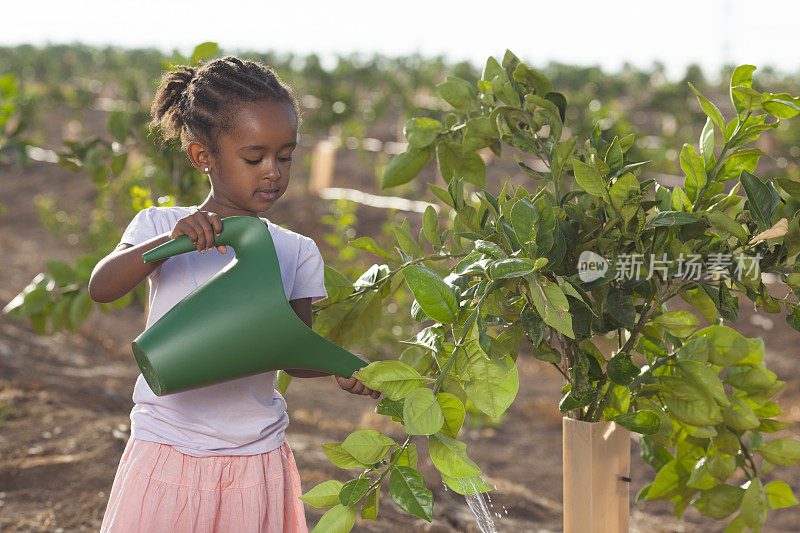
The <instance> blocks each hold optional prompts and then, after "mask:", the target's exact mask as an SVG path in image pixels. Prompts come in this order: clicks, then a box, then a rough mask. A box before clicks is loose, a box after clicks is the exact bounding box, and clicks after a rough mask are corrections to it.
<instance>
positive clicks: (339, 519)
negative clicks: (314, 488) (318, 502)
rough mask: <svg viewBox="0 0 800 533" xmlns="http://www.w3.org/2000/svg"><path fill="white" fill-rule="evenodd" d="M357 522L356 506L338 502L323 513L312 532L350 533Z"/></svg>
mask: <svg viewBox="0 0 800 533" xmlns="http://www.w3.org/2000/svg"><path fill="white" fill-rule="evenodd" d="M355 523H356V507H355V506H352V507H345V506H344V505H342V504H338V505H336V506H335V507H331V508H330V509H328V511H327V512H326V513H325V514H324V515H322V518H320V519H319V522H317V525H316V526H314V529H312V530H311V533H314V532H317V533H348V532H349V531H351V530H352V529H353V526H354V525H355Z"/></svg>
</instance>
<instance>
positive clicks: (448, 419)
mask: <svg viewBox="0 0 800 533" xmlns="http://www.w3.org/2000/svg"><path fill="white" fill-rule="evenodd" d="M436 399H437V400H438V401H439V406H441V408H442V413H443V414H444V425H443V426H442V429H441V431H442V433H444V434H445V435H447V436H448V437H453V438H454V439H455V438H456V437H457V436H458V432H459V430H460V429H461V426H462V425H463V424H464V419H465V417H466V409H465V408H464V404H463V403H461V400H459V399H458V398H457V397H456V396H454V395H453V394H450V393H449V392H439V393H437V394H436Z"/></svg>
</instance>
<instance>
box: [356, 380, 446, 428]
mask: <svg viewBox="0 0 800 533" xmlns="http://www.w3.org/2000/svg"><path fill="white" fill-rule="evenodd" d="M370 388H371V387H370ZM403 423H404V424H405V426H406V432H408V434H409V435H432V434H434V433H436V432H437V431H439V430H440V429H441V428H442V425H443V424H444V413H442V408H441V407H440V406H439V402H438V401H437V400H436V396H434V394H433V391H432V390H431V389H428V388H419V389H414V390H412V391H411V392H409V393H408V395H407V396H406V399H405V402H404V403H403Z"/></svg>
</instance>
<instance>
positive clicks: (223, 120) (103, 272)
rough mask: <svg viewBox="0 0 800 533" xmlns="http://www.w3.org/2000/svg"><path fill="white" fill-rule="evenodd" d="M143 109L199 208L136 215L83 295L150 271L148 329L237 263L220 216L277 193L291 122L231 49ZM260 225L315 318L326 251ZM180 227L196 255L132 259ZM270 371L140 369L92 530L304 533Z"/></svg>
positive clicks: (111, 292)
mask: <svg viewBox="0 0 800 533" xmlns="http://www.w3.org/2000/svg"><path fill="white" fill-rule="evenodd" d="M151 114H152V117H153V120H152V122H151V126H155V125H160V126H161V127H162V131H163V133H164V136H165V137H167V138H179V139H180V141H181V145H182V149H184V150H186V151H187V154H188V156H189V158H190V159H191V161H192V164H194V165H195V167H197V168H198V169H200V170H201V171H202V172H204V173H206V174H208V177H209V180H210V182H211V192H210V193H209V195H208V197H207V198H206V200H205V201H204V202H203V203H202V204H201V205H191V206H186V207H177V206H176V207H156V206H151V207H148V208H147V209H144V210H142V211H140V212H139V213H137V214H136V216H135V217H134V218H133V220H132V221H131V223H130V224H129V225H128V227H127V229H126V230H125V232H124V233H123V235H122V238H121V239H120V243H119V245H118V246H117V248H116V249H115V250H114V251H113V252H112V253H111V254H109V255H108V256H107V257H105V258H103V260H101V261H100V262H99V263H98V264H97V266H96V267H95V269H94V272H93V273H92V277H91V280H90V282H89V292H90V294H91V297H92V299H93V300H95V301H97V302H111V301H114V300H116V299H118V298H120V297H122V296H124V295H125V294H127V293H128V292H129V291H130V290H131V289H133V288H134V287H135V286H136V285H138V284H139V283H140V282H141V281H142V280H143V279H144V278H145V277H147V278H148V286H149V306H148V308H149V313H148V316H147V323H146V326H145V328H149V327H150V326H151V325H152V324H153V323H154V322H156V321H157V320H158V319H159V318H160V317H161V316H163V315H164V313H166V312H167V311H168V310H169V309H171V308H172V307H173V306H174V305H175V304H177V303H178V302H179V301H181V300H182V299H183V298H184V297H186V296H187V295H188V294H189V293H190V292H192V291H193V290H194V289H195V288H197V287H198V286H199V285H201V284H202V283H203V282H205V281H206V280H208V279H209V278H210V277H211V276H213V275H214V274H215V273H217V272H219V271H220V270H221V269H222V268H223V267H224V266H225V265H227V264H228V263H229V262H230V261H231V260H232V259H233V257H234V253H235V251H234V253H229V252H228V251H227V248H226V247H225V246H222V245H220V246H214V236H215V235H219V233H220V231H221V230H222V223H221V219H223V218H225V217H229V216H233V215H245V216H252V217H258V213H259V212H262V211H267V210H268V209H270V208H271V207H272V206H273V205H274V203H275V202H276V201H277V199H278V198H280V197H281V196H282V195H283V193H284V192H285V191H286V188H287V186H288V185H289V169H290V165H291V159H292V151H293V150H294V148H295V146H296V145H297V127H298V125H299V121H300V119H301V117H300V108H299V105H298V103H297V99H296V98H295V96H294V94H293V91H292V89H291V88H290V87H289V86H288V85H286V84H285V83H284V82H283V81H281V80H280V78H278V76H276V74H275V73H274V72H273V71H272V70H271V69H270V68H268V67H266V66H264V65H262V64H260V63H258V62H253V61H247V60H240V59H238V58H236V57H233V56H227V57H224V58H221V59H216V60H214V61H212V62H210V63H208V64H206V65H203V66H202V67H199V68H194V67H187V66H182V67H181V69H180V70H177V71H170V72H167V73H165V74H164V75H163V77H162V79H161V84H160V86H159V88H158V90H157V92H156V96H155V101H154V102H153V105H152V108H151ZM259 218H260V217H259ZM261 220H263V221H264V224H266V225H267V228H268V229H269V231H270V234H271V235H272V239H273V241H274V243H275V248H276V252H277V255H278V260H279V261H278V262H279V264H280V269H281V279H282V281H283V286H284V289H285V291H286V298H287V299H288V300H289V303H290V304H291V306H292V308H293V309H294V311H295V312H296V313H297V315H298V317H300V319H302V320H303V321H304V322H305V323H306V324H307V325H308V326H309V327H311V303H312V302H315V301H317V300H321V299H323V298H325V297H326V296H327V292H326V291H325V285H324V282H323V274H324V267H323V261H322V256H321V255H320V252H319V250H318V248H317V246H316V244H315V243H314V241H313V240H312V239H311V238H309V237H306V236H304V235H301V234H299V233H295V232H293V231H290V230H288V229H284V228H282V227H280V226H277V225H275V224H274V223H273V222H272V221H270V220H268V219H266V218H261ZM180 235H188V236H189V237H190V238H191V239H192V242H193V243H196V244H197V251H196V252H191V253H186V254H181V255H177V256H175V257H171V258H168V259H164V260H161V261H156V262H153V263H144V262H143V261H142V254H143V253H144V252H146V251H148V250H150V249H152V248H155V247H156V246H158V245H160V244H163V243H165V242H167V241H169V240H171V239H174V238H176V237H178V236H180ZM219 312H220V313H224V312H225V309H219ZM198 327H203V325H202V324H198ZM264 342H265V343H268V342H270V339H269V338H265V339H264ZM220 356H221V357H222V356H224V354H220ZM360 357H361V358H362V359H364V361H365V365H366V363H368V362H369V361H368V359H366V358H365V357H363V356H360ZM286 372H288V373H289V374H290V375H292V376H296V377H316V376H328V375H331V374H329V373H327V372H318V371H314V370H302V369H286ZM275 375H276V372H264V373H261V374H257V375H254V376H248V377H244V378H239V379H235V380H231V381H227V382H223V383H218V384H214V385H209V386H205V387H199V388H196V389H193V390H188V391H184V392H176V393H172V394H167V395H164V396H163V397H158V396H156V395H155V394H154V393H153V391H152V390H151V389H150V387H149V386H148V385H147V382H146V381H145V380H144V377H143V376H142V375H141V374H139V376H138V378H137V380H136V386H135V388H134V391H133V401H134V404H135V405H134V407H133V409H132V410H131V415H130V417H131V436H130V438H129V439H128V442H127V444H126V446H125V450H124V452H123V453H122V458H121V459H120V463H119V467H118V469H117V472H116V476H115V477H114V483H113V486H112V488H111V494H110V496H109V501H108V506H107V508H106V512H105V516H104V518H103V524H102V527H101V531H114V532H121V531H124V532H131V531H140V532H148V533H153V532H161V531H164V532H167V531H169V532H184V531H185V532H211V531H215V532H216V531H226V532H227V531H230V532H237V533H247V532H270V533H278V532H284V531H285V532H305V531H307V528H306V521H305V514H304V509H303V502H302V500H300V499H299V498H298V497H299V496H300V495H301V494H302V491H301V488H300V476H299V473H298V471H297V466H296V464H295V460H294V455H293V454H292V450H291V449H290V448H289V444H288V442H287V441H286V437H285V435H284V432H285V429H286V427H287V425H288V424H289V417H288V416H287V414H286V402H285V401H284V399H283V396H281V394H280V393H279V392H278V391H277V390H275ZM336 380H337V382H338V384H339V386H340V387H341V388H342V389H344V390H346V391H348V392H350V393H353V394H362V395H368V396H371V397H373V398H378V397H379V393H378V392H377V391H373V390H371V389H369V388H367V387H365V386H364V384H363V383H360V382H359V381H357V380H356V379H355V378H350V379H344V378H342V377H339V376H336Z"/></svg>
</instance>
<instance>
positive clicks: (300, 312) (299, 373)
mask: <svg viewBox="0 0 800 533" xmlns="http://www.w3.org/2000/svg"><path fill="white" fill-rule="evenodd" d="M289 305H291V306H292V309H294V312H295V314H296V315H297V316H298V317H299V318H300V320H302V321H303V322H305V324H306V326H308V327H309V328H312V329H313V326H312V325H311V297H310V296H309V297H308V298H298V299H297V300H289ZM283 371H284V372H286V373H287V374H289V375H290V376H292V377H296V378H317V377H322V376H330V375H331V373H330V372H322V371H320V370H307V369H305V368H284V369H283Z"/></svg>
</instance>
